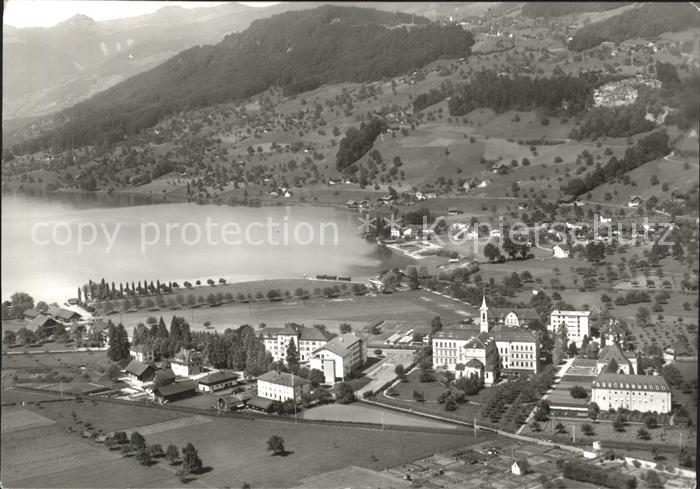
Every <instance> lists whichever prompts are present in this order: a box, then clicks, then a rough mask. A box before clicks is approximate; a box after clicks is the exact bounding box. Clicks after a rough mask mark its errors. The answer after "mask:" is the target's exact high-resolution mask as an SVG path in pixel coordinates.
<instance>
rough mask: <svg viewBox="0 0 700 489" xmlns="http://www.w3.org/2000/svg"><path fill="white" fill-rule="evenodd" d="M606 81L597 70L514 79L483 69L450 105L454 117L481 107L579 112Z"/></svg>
mask: <svg viewBox="0 0 700 489" xmlns="http://www.w3.org/2000/svg"><path fill="white" fill-rule="evenodd" d="M602 83H603V79H602V76H601V75H600V74H599V73H594V72H588V73H583V74H581V75H580V76H578V77H573V76H569V75H565V74H563V72H562V71H561V70H558V73H555V75H554V76H553V77H551V78H528V77H526V76H516V77H514V78H511V77H510V76H499V75H497V74H496V73H494V72H493V71H482V72H479V73H477V74H476V76H475V77H474V79H473V80H472V82H471V83H467V84H465V85H462V86H461V87H459V88H457V90H456V94H455V95H453V96H452V98H451V99H450V100H449V102H448V103H447V106H448V108H449V110H450V115H452V116H461V115H465V114H467V113H469V112H471V111H472V110H475V109H479V108H490V109H493V110H495V111H496V112H505V111H507V110H531V109H534V108H541V109H543V110H544V111H545V112H546V113H550V114H558V113H564V114H578V113H580V112H581V111H583V110H585V109H586V108H587V107H589V106H590V105H591V104H592V102H593V91H594V90H595V89H596V88H597V87H598V86H600V85H601V84H602Z"/></svg>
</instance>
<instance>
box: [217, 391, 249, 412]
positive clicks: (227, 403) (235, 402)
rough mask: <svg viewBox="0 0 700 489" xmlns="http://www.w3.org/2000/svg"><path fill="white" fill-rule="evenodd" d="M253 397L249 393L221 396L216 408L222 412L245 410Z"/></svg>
mask: <svg viewBox="0 0 700 489" xmlns="http://www.w3.org/2000/svg"><path fill="white" fill-rule="evenodd" d="M252 397H253V396H252V395H251V394H250V393H248V392H241V393H239V394H225V395H220V396H219V397H218V398H217V399H216V404H215V405H214V406H215V407H216V408H217V409H219V410H220V411H235V410H237V409H243V408H244V407H245V406H246V403H247V402H248V401H250V400H251V399H252Z"/></svg>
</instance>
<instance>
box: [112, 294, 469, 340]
mask: <svg viewBox="0 0 700 489" xmlns="http://www.w3.org/2000/svg"><path fill="white" fill-rule="evenodd" d="M425 294H428V296H429V297H430V298H431V299H433V300H432V301H430V302H428V301H424V300H420V299H418V297H421V296H422V295H425ZM458 309H459V308H458ZM173 315H179V316H183V317H185V319H187V321H189V323H190V325H191V326H192V329H204V326H202V324H203V323H204V322H205V321H209V322H210V323H211V327H212V328H214V329H216V330H218V331H224V330H225V329H226V328H237V327H239V326H241V325H243V324H249V325H252V326H257V325H259V324H260V323H265V324H266V325H268V326H283V325H284V324H286V323H289V322H296V323H300V324H305V325H306V326H312V325H314V324H324V325H326V327H327V328H328V330H329V331H332V332H337V329H338V327H339V326H340V324H341V323H344V322H347V323H350V324H351V325H352V327H353V329H355V330H360V329H362V328H363V327H365V326H366V325H367V324H369V323H370V322H372V321H375V320H377V319H392V320H397V321H424V322H426V323H429V322H430V321H431V320H432V319H433V318H434V317H435V316H441V317H442V320H443V322H456V321H459V320H461V319H463V318H464V315H463V314H460V313H459V311H458V310H455V304H454V303H452V302H451V301H449V300H448V299H440V298H439V296H436V295H434V294H430V293H429V292H426V291H417V292H405V293H400V294H388V295H377V296H364V297H344V298H339V299H335V300H326V299H319V300H306V301H300V300H296V301H295V300H290V301H288V302H287V301H284V302H277V303H267V302H265V303H262V302H261V303H251V304H229V305H223V306H220V307H203V308H198V309H182V310H179V311H167V310H163V311H156V312H149V311H138V312H130V313H124V314H121V315H120V314H117V315H115V316H114V319H115V320H117V321H121V322H122V323H123V324H124V326H126V327H127V329H128V330H129V331H131V329H132V328H133V327H134V326H136V324H137V323H139V322H145V321H146V318H148V317H149V316H155V317H159V316H163V319H164V321H165V322H166V324H170V319H171V318H172V316H173Z"/></svg>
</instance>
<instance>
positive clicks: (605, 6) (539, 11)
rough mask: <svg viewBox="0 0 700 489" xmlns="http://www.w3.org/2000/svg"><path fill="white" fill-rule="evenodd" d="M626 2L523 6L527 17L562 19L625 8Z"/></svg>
mask: <svg viewBox="0 0 700 489" xmlns="http://www.w3.org/2000/svg"><path fill="white" fill-rule="evenodd" d="M625 4H626V2H527V3H526V4H525V5H523V9H522V14H523V15H524V16H525V17H545V18H549V17H562V16H564V15H569V14H580V13H583V12H603V11H605V10H612V9H615V8H620V7H623V6H624V5H625Z"/></svg>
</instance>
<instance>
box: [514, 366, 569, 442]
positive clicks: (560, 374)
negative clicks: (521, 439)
mask: <svg viewBox="0 0 700 489" xmlns="http://www.w3.org/2000/svg"><path fill="white" fill-rule="evenodd" d="M574 360H576V358H569V359H567V360H566V362H565V363H564V365H562V366H561V367H560V368H559V370H558V371H557V373H556V375H555V376H554V386H552V387H551V388H550V389H549V390H548V391H547V392H546V393H545V394H544V395H543V396H542V400H543V401H544V400H545V399H547V397H548V396H549V395H550V394H551V393H552V392H553V391H554V389H555V388H556V384H558V383H559V382H561V379H562V377H564V375H565V374H566V372H568V370H569V368H570V367H571V365H572V364H573V363H574ZM536 409H537V405H536V404H535V406H534V407H533V408H532V411H530V414H529V415H528V416H527V418H526V419H525V422H524V423H523V424H522V425H521V426H520V428H518V431H517V432H516V433H517V434H520V433H522V431H523V429H524V428H525V427H526V426H527V425H529V424H530V420H531V419H532V418H534V417H535V410H536Z"/></svg>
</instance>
